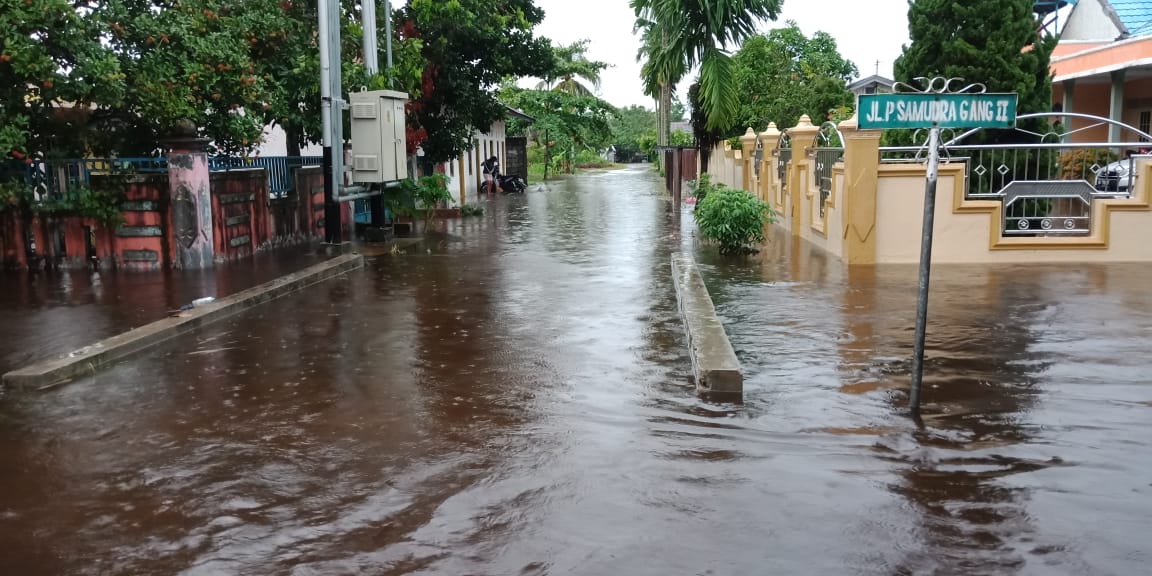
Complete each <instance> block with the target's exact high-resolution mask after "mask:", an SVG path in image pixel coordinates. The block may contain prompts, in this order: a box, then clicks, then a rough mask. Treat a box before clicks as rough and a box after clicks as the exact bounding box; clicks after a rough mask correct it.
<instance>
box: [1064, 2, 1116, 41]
mask: <svg viewBox="0 0 1152 576" xmlns="http://www.w3.org/2000/svg"><path fill="white" fill-rule="evenodd" d="M1108 10H1109V9H1108V8H1105V6H1104V0H1080V2H1079V3H1078V4H1076V7H1075V8H1073V9H1072V13H1071V14H1069V15H1068V23H1067V24H1065V25H1064V29H1063V30H1061V32H1060V40H1062V41H1065V42H1067V41H1069V40H1071V41H1077V40H1079V41H1085V40H1097V41H1110V40H1115V39H1116V37H1117V36H1119V35H1120V28H1119V27H1117V26H1116V22H1114V21H1113V20H1112V17H1111V16H1110V15H1109V14H1108Z"/></svg>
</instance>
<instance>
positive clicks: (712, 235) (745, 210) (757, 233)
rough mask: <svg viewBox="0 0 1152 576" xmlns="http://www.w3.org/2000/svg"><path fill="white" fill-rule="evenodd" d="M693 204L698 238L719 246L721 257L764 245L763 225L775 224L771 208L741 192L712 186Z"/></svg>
mask: <svg viewBox="0 0 1152 576" xmlns="http://www.w3.org/2000/svg"><path fill="white" fill-rule="evenodd" d="M706 188H710V189H709V190H708V191H707V192H706V194H705V197H704V199H703V200H700V201H699V202H698V203H697V204H696V212H695V218H696V225H697V226H699V228H700V235H701V236H703V237H704V238H705V239H707V240H711V241H713V242H716V243H717V244H719V245H720V253H721V254H737V253H742V252H748V251H750V249H751V247H752V246H754V245H756V244H760V243H762V242H764V226H766V225H767V224H769V223H771V222H773V221H774V216H775V215H774V213H773V212H772V208H771V206H769V205H768V204H767V203H765V202H764V201H763V200H761V199H759V198H757V197H756V196H754V195H752V194H749V193H748V192H745V191H743V190H736V189H732V188H728V187H727V186H724V185H723V184H716V185H711V184H710V183H706Z"/></svg>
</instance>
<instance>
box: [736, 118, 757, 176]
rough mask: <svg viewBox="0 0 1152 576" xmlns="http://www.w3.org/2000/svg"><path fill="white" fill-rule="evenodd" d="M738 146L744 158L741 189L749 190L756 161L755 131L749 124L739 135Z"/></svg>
mask: <svg viewBox="0 0 1152 576" xmlns="http://www.w3.org/2000/svg"><path fill="white" fill-rule="evenodd" d="M740 148H742V151H743V152H744V154H743V160H744V185H743V189H744V190H747V191H749V192H751V191H752V190H753V188H752V178H753V176H755V166H754V165H753V163H754V162H755V161H756V131H755V130H753V129H752V127H751V126H749V127H748V129H747V130H745V131H744V135H743V136H741V137H740Z"/></svg>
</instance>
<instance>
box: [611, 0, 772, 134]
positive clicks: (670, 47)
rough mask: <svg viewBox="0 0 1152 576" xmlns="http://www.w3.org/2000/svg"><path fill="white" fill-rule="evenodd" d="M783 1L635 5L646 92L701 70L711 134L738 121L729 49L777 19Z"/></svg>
mask: <svg viewBox="0 0 1152 576" xmlns="http://www.w3.org/2000/svg"><path fill="white" fill-rule="evenodd" d="M781 4H782V1H781V0H695V1H692V0H631V2H630V5H631V6H632V8H633V10H634V11H635V13H636V17H637V26H638V27H639V28H640V29H641V30H644V34H645V36H644V39H643V47H644V48H643V49H642V54H643V55H644V56H645V57H646V59H647V60H646V62H645V64H644V67H643V69H642V74H643V75H644V80H645V85H646V86H645V87H646V89H648V90H651V89H652V88H653V87H655V86H658V85H660V86H666V85H667V82H668V81H671V83H672V84H675V83H676V82H678V81H679V80H681V79H682V78H683V76H684V74H685V73H686V72H687V71H688V70H691V69H693V68H695V67H696V66H697V65H699V67H700V75H699V84H700V95H699V103H700V110H701V113H702V114H703V115H704V117H705V118H706V123H707V125H708V127H709V128H711V129H720V130H723V129H726V128H727V127H728V126H730V125H731V124H732V123H733V122H735V120H736V115H737V113H738V112H739V107H740V94H738V93H737V92H736V85H735V75H734V71H733V63H732V58H731V56H730V55H729V54H728V51H727V50H728V47H729V46H730V45H738V44H740V43H741V42H742V41H743V40H744V39H745V38H748V37H749V36H751V35H752V34H754V33H755V31H756V25H757V24H758V23H759V22H761V21H763V20H768V19H770V20H775V19H776V17H777V16H778V15H779V13H780V7H781Z"/></svg>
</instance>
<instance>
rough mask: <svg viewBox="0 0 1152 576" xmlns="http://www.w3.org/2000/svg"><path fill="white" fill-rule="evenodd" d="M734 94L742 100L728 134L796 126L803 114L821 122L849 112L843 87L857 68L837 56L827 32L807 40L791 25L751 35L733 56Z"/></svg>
mask: <svg viewBox="0 0 1152 576" xmlns="http://www.w3.org/2000/svg"><path fill="white" fill-rule="evenodd" d="M733 61H734V62H735V69H736V90H737V92H739V93H740V94H741V95H743V96H744V97H743V98H742V99H741V101H740V111H739V113H738V114H737V117H736V122H735V124H734V125H732V126H729V127H727V128H728V133H729V134H731V133H733V132H742V131H743V130H744V129H745V128H747V127H752V128H753V129H755V130H756V131H757V132H759V131H761V130H764V129H765V128H766V127H767V125H768V122H770V121H771V122H775V123H776V124H777V126H780V127H782V128H786V127H791V126H795V125H796V122H797V121H798V120H799V119H800V116H801V115H802V114H807V115H808V116H809V117H810V118H811V119H812V122H813V123H815V124H820V123H822V122H824V121H825V120H829V119H831V114H832V111H833V110H840V109H843V108H848V109H849V111H850V109H851V108H850V107H851V106H852V105H854V104H855V99H854V97H853V95H852V93H851V92H849V91H848V88H847V86H846V84H847V82H848V81H850V80H851V79H852V78H853V77H854V76H856V74H857V73H858V70H857V69H856V65H855V64H853V63H852V62H851V61H849V60H847V59H845V58H844V57H843V56H841V55H840V51H839V48H838V47H837V45H836V39H835V38H833V37H832V36H830V35H829V34H827V33H825V32H816V33H815V34H813V35H812V37H811V38H809V37H807V36H805V35H804V33H803V32H802V31H801V30H800V28H799V27H798V26H797V25H796V23H795V22H793V21H791V20H790V21H788V23H787V26H785V27H784V28H776V29H774V30H772V31H770V32H768V33H767V34H761V35H757V36H753V37H751V38H749V39H747V40H745V41H744V44H743V45H742V46H741V47H740V50H739V51H737V52H736V55H735V56H733Z"/></svg>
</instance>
